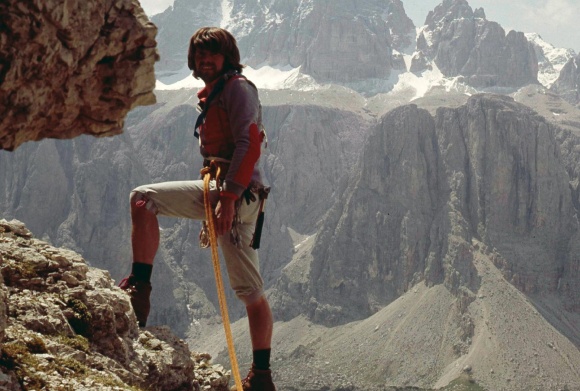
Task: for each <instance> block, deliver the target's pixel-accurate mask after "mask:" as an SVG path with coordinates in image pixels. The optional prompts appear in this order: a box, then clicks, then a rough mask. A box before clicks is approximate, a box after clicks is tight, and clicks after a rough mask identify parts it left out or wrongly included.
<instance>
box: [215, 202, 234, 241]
mask: <svg viewBox="0 0 580 391" xmlns="http://www.w3.org/2000/svg"><path fill="white" fill-rule="evenodd" d="M235 203H236V201H234V200H233V199H231V198H227V197H222V198H221V199H220V200H219V201H218V203H217V206H216V207H215V216H216V230H217V234H218V236H221V235H223V234H225V233H226V232H228V231H229V230H230V229H231V228H232V223H233V222H234V214H235Z"/></svg>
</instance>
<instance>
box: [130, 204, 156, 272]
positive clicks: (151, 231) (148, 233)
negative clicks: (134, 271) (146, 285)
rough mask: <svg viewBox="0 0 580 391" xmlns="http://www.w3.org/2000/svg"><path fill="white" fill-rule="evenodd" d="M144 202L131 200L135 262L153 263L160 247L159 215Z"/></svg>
mask: <svg viewBox="0 0 580 391" xmlns="http://www.w3.org/2000/svg"><path fill="white" fill-rule="evenodd" d="M142 202H143V201H138V202H136V203H135V202H131V221H132V223H133V229H132V231H131V244H132V245H133V262H139V263H145V264H148V265H153V260H154V259H155V254H156V253H157V249H158V247H159V223H158V221H157V216H156V215H155V214H154V213H153V212H150V211H149V210H147V209H146V208H145V207H144V205H143V204H140V203H142Z"/></svg>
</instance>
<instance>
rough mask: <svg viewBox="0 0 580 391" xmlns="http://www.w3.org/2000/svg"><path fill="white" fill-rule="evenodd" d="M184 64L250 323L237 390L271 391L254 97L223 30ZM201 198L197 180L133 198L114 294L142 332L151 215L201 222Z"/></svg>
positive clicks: (209, 33)
mask: <svg viewBox="0 0 580 391" xmlns="http://www.w3.org/2000/svg"><path fill="white" fill-rule="evenodd" d="M187 60H188V66H189V68H190V69H191V70H192V71H193V77H195V78H196V79H199V78H201V79H202V80H203V82H204V83H205V87H204V88H203V89H202V90H200V91H199V92H198V93H197V96H198V98H199V103H200V107H201V108H202V109H203V111H202V114H200V119H199V121H198V124H197V125H196V129H195V132H196V137H199V140H200V141H199V144H200V152H201V154H202V156H203V157H204V166H206V167H208V170H209V169H210V168H211V169H213V174H214V175H218V177H217V178H212V180H211V182H210V194H209V196H210V201H211V204H212V206H215V207H214V212H215V214H214V216H215V222H216V231H217V235H218V243H219V247H220V248H221V250H222V253H223V256H224V259H225V263H226V268H227V272H228V277H229V280H230V284H231V286H232V288H233V289H234V291H235V293H236V295H237V297H238V298H239V299H240V300H241V301H242V302H243V303H244V304H245V306H246V311H247V315H248V321H249V327H250V337H251V342H252V348H253V363H252V367H251V369H250V372H249V374H248V376H247V377H246V378H245V379H244V381H243V390H246V391H247V390H252V391H271V390H276V387H275V386H274V383H273V382H272V374H271V370H270V350H271V340H272V331H273V320H272V312H271V311H270V306H269V304H268V301H267V299H266V297H265V295H264V291H263V280H262V277H261V275H260V271H259V260H258V253H257V251H256V248H257V247H258V246H257V245H255V243H254V245H253V246H251V245H250V244H251V243H252V238H253V235H254V233H256V234H257V235H256V236H259V233H258V232H257V230H256V229H255V227H256V221H257V218H258V216H259V214H260V212H261V209H262V206H263V203H261V202H260V200H263V199H264V198H265V195H267V191H268V188H266V187H265V186H264V184H263V181H262V175H261V173H260V169H259V165H258V161H259V158H260V149H261V142H262V138H263V134H262V133H261V130H260V129H261V120H262V118H261V117H262V114H261V105H260V101H259V98H258V91H257V89H256V87H255V86H254V84H252V83H251V82H250V81H248V80H247V79H246V78H245V77H244V76H242V75H241V73H242V68H243V67H244V66H243V65H242V64H240V54H239V50H238V47H237V43H236V40H235V38H234V37H233V36H232V35H231V34H230V33H229V32H228V31H226V30H223V29H221V28H216V27H204V28H201V29H199V30H197V31H196V32H195V33H194V34H193V36H192V37H191V39H190V43H189V52H188V55H187ZM198 125H199V126H198ZM218 172H219V174H218ZM203 192H204V183H203V180H191V181H178V182H164V183H157V184H150V185H144V186H140V187H137V188H136V189H134V190H133V191H132V192H131V197H130V202H131V219H132V224H133V228H132V237H131V240H132V246H133V264H132V271H131V274H130V275H129V276H128V277H127V278H125V279H123V281H121V283H120V285H119V286H120V287H121V288H122V289H123V290H125V291H127V292H128V293H129V295H130V298H131V304H132V306H133V309H134V310H135V314H136V315H137V320H138V322H139V325H140V326H141V327H144V326H145V325H146V322H147V317H148V315H149V309H150V304H149V303H150V302H149V296H150V293H151V289H152V287H151V282H150V279H151V273H152V269H153V259H154V257H155V253H156V252H157V248H158V246H159V226H158V221H157V215H162V216H172V217H186V218H191V219H196V220H204V219H205V212H204V197H203ZM254 240H257V241H258V242H259V238H256V237H254Z"/></svg>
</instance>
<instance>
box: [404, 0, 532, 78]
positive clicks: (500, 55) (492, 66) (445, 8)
mask: <svg viewBox="0 0 580 391" xmlns="http://www.w3.org/2000/svg"><path fill="white" fill-rule="evenodd" d="M425 24H426V26H425V27H424V28H423V30H422V31H421V33H420V34H419V36H418V38H417V52H416V53H415V54H414V58H413V63H412V66H411V70H412V71H414V72H417V71H421V70H424V69H426V67H427V63H428V62H429V61H433V62H434V63H435V64H436V66H437V67H438V68H439V69H440V70H441V72H442V73H443V75H445V76H447V77H454V76H463V77H464V78H465V80H466V82H467V83H468V84H470V85H473V86H475V87H482V88H485V87H496V86H501V87H521V86H524V85H526V84H530V83H537V77H538V60H537V58H536V54H535V51H534V49H533V46H532V44H530V43H529V42H528V40H527V39H526V37H525V36H524V34H523V33H521V32H516V31H513V30H512V31H510V32H509V33H508V34H507V35H506V33H505V31H504V29H503V28H502V27H501V26H500V25H499V24H497V23H496V22H491V21H488V20H487V19H485V13H484V11H483V9H477V10H475V12H474V11H473V9H472V8H471V7H470V6H469V4H468V3H467V1H465V0H444V1H443V2H442V3H441V4H439V5H438V6H437V7H435V9H434V10H433V11H431V12H429V15H428V16H427V19H426V20H425Z"/></svg>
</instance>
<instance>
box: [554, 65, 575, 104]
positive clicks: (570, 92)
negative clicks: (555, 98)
mask: <svg viewBox="0 0 580 391" xmlns="http://www.w3.org/2000/svg"><path fill="white" fill-rule="evenodd" d="M550 90H552V91H554V92H555V93H557V94H559V95H560V96H562V98H564V99H566V100H567V101H568V102H570V103H571V104H573V105H578V104H579V103H580V55H578V56H576V57H575V58H571V59H570V60H568V62H567V63H566V65H564V67H563V68H562V70H561V71H560V76H559V77H558V79H556V81H555V82H554V84H553V85H552V87H551V88H550Z"/></svg>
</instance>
